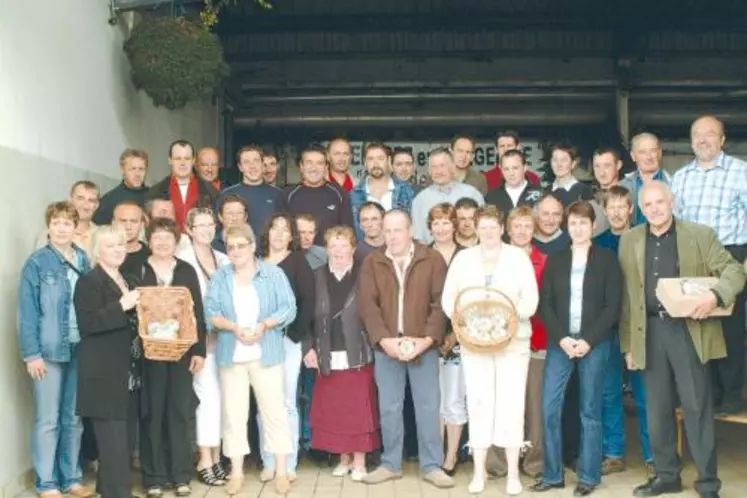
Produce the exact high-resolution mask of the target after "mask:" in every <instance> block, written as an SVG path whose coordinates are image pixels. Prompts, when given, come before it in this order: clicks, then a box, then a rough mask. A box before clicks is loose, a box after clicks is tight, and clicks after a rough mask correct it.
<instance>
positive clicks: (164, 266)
mask: <svg viewBox="0 0 747 498" xmlns="http://www.w3.org/2000/svg"><path fill="white" fill-rule="evenodd" d="M146 236H147V239H148V245H149V247H150V250H151V255H150V256H149V257H148V259H147V260H146V262H145V264H144V265H143V267H142V268H141V270H140V277H141V281H140V285H143V286H159V287H171V286H173V287H186V288H187V289H189V293H190V294H191V295H192V301H193V303H194V314H195V322H196V324H197V342H196V343H195V345H194V346H192V347H191V348H190V349H189V351H187V353H186V354H185V355H184V356H183V357H182V358H181V359H180V360H179V361H177V362H166V361H153V360H148V359H147V358H146V359H145V360H144V361H143V397H142V401H143V403H144V404H145V406H144V408H143V409H142V410H141V411H142V413H143V418H142V420H141V424H140V428H141V431H140V436H141V437H140V465H141V470H142V472H143V487H144V488H145V489H146V490H147V493H148V496H149V497H151V498H155V497H159V496H161V495H162V494H163V488H164V487H165V486H166V484H167V483H173V484H174V492H175V493H176V495H177V496H188V495H189V494H191V492H192V489H191V488H190V487H189V482H190V481H191V480H192V473H193V471H192V465H193V462H192V446H191V444H190V441H192V438H191V437H190V434H189V425H190V419H191V418H192V416H191V413H194V411H195V409H196V407H197V398H196V396H195V392H194V389H193V387H192V382H193V379H192V376H193V375H194V374H196V373H198V372H200V370H202V366H203V364H204V362H205V319H204V316H203V312H202V293H201V292H200V281H199V279H198V278H197V273H196V272H195V270H194V268H192V266H191V265H190V264H189V263H187V262H185V261H182V260H181V259H178V258H177V257H176V256H175V254H176V246H177V241H178V240H179V233H178V232H177V228H176V224H175V222H174V221H173V220H171V219H167V218H154V219H153V220H152V221H151V222H150V224H149V225H148V229H147V231H146Z"/></svg>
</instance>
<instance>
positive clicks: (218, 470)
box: [213, 462, 228, 481]
mask: <svg viewBox="0 0 747 498" xmlns="http://www.w3.org/2000/svg"><path fill="white" fill-rule="evenodd" d="M213 475H215V477H216V479H220V480H222V481H227V480H228V469H227V468H226V467H225V465H223V463H222V462H218V463H216V464H214V465H213Z"/></svg>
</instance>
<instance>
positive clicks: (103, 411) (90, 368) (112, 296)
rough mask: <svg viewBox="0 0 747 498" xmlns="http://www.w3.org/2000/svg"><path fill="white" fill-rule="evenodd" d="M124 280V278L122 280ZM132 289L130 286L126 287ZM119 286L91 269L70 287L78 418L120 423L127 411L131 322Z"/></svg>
mask: <svg viewBox="0 0 747 498" xmlns="http://www.w3.org/2000/svg"><path fill="white" fill-rule="evenodd" d="M125 278H126V279H127V277H125ZM128 287H129V288H134V282H131V281H128ZM121 297H122V292H121V291H120V290H119V286H118V285H117V284H116V282H114V280H112V279H111V277H109V275H108V274H107V273H106V272H105V271H104V270H103V269H102V268H101V267H100V266H98V265H97V266H96V267H94V268H93V270H91V271H90V272H89V273H87V274H86V275H83V276H82V277H80V279H79V280H78V283H77V284H76V286H75V295H74V298H73V300H74V303H75V312H76V314H77V317H78V328H79V330H80V338H81V340H80V344H79V345H78V348H77V358H78V396H77V413H78V415H80V416H82V417H93V418H103V419H117V420H124V419H126V418H127V408H128V406H129V396H130V394H129V393H130V390H129V380H130V367H131V360H132V358H131V348H132V343H133V340H134V339H135V337H136V335H137V329H136V328H134V327H133V325H134V323H135V321H133V320H132V319H131V315H133V314H134V313H135V311H134V309H133V310H131V311H128V312H125V311H123V310H122V306H121V305H120V304H119V300H120V298H121Z"/></svg>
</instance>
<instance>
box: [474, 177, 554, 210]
mask: <svg viewBox="0 0 747 498" xmlns="http://www.w3.org/2000/svg"><path fill="white" fill-rule="evenodd" d="M540 197H542V188H541V187H538V186H536V185H532V184H531V183H529V182H527V184H526V186H525V187H524V190H522V191H521V194H519V198H518V200H517V202H516V204H514V201H513V200H512V199H511V196H510V195H508V191H507V190H506V185H505V184H504V185H503V186H501V187H498V188H494V189H493V190H491V191H490V192H488V193H487V195H486V196H485V204H492V205H494V206H495V207H497V208H498V210H499V211H500V212H501V214H503V217H504V219H505V218H507V217H508V213H510V212H511V210H512V209H514V208H515V207H518V206H529V207H534V205H535V204H537V201H539V199H540Z"/></svg>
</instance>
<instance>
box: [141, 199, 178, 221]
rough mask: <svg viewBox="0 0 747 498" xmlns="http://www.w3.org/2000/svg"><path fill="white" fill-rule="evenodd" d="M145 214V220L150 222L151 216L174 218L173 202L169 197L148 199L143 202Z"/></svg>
mask: <svg viewBox="0 0 747 498" xmlns="http://www.w3.org/2000/svg"><path fill="white" fill-rule="evenodd" d="M145 214H146V215H147V216H148V219H147V220H146V221H147V222H150V220H152V219H153V218H168V219H170V220H176V211H174V203H173V202H171V200H170V199H169V198H165V199H162V198H158V197H155V198H153V199H149V200H148V201H147V202H146V203H145Z"/></svg>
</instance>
